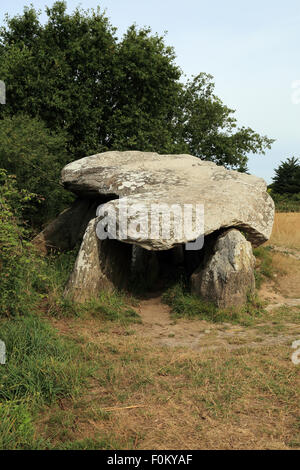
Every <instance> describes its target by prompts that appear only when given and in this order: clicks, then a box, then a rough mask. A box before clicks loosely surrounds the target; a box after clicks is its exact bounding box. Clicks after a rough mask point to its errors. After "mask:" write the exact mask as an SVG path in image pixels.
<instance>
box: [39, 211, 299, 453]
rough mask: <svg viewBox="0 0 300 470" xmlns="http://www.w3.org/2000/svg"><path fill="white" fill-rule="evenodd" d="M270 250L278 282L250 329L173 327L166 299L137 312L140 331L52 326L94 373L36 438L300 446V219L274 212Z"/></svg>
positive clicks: (87, 323)
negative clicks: (298, 346) (299, 360)
mask: <svg viewBox="0 0 300 470" xmlns="http://www.w3.org/2000/svg"><path fill="white" fill-rule="evenodd" d="M286 216H287V219H286V218H285V217H286ZM287 220H288V223H290V222H291V224H292V225H291V227H290V229H289V230H291V232H288V231H286V225H287ZM297 224H298V225H297ZM295 227H298V228H295ZM295 230H296V233H295ZM283 233H284V235H283ZM283 237H285V241H286V246H284V245H283V244H282V243H281V242H282V240H283ZM278 240H279V241H278ZM275 242H278V245H277V244H276V243H275ZM270 244H271V245H272V246H274V247H277V248H278V247H279V248H280V251H277V250H276V248H275V249H273V251H272V257H273V264H274V268H275V276H274V278H273V279H272V280H268V281H267V282H266V283H264V284H263V285H262V288H261V290H260V292H259V295H260V297H261V299H263V300H264V301H265V302H266V310H265V313H264V314H263V316H262V317H260V318H258V319H257V320H255V321H254V322H253V323H252V324H251V325H250V326H242V325H233V324H231V323H211V322H208V321H204V320H189V319H176V320H174V318H172V315H171V312H170V308H169V307H168V306H167V305H165V304H163V303H162V302H161V297H160V294H156V295H155V294H154V295H153V296H152V297H150V298H147V299H144V300H142V301H141V302H140V305H139V306H138V307H136V309H137V311H138V313H139V314H140V316H141V319H142V323H141V324H130V325H127V326H124V325H119V324H115V323H110V322H103V321H101V320H99V319H97V318H88V319H86V318H85V319H83V318H82V319H80V318H79V319H53V320H52V322H53V324H54V326H55V327H56V328H57V329H58V330H59V331H60V333H61V334H63V335H66V336H69V337H72V338H74V339H76V341H78V342H79V343H80V344H82V347H83V351H84V354H88V355H92V357H93V360H94V363H95V372H94V375H93V381H92V383H90V386H89V387H88V388H87V390H86V393H85V394H84V396H82V397H81V398H80V399H78V398H76V399H74V400H69V401H67V400H66V401H63V402H62V403H61V405H60V407H55V408H49V409H47V410H45V412H44V413H43V415H42V416H40V418H39V421H38V430H39V432H40V433H41V434H42V435H43V436H44V437H47V438H48V439H50V441H51V442H52V443H54V444H55V443H57V444H58V445H61V443H63V442H69V441H70V440H71V441H80V442H83V443H86V447H87V448H88V447H89V446H91V443H90V442H91V440H93V442H94V443H93V444H92V447H94V448H97V446H99V445H100V446H101V448H108V449H254V448H257V449H291V448H298V449H299V448H300V415H299V390H300V380H299V367H300V366H299V365H298V366H297V365H295V364H293V363H292V361H291V354H292V353H293V349H292V348H291V345H292V342H293V341H294V340H298V339H300V259H299V258H300V214H296V216H295V214H293V215H292V217H290V214H277V218H276V224H275V227H274V233H273V236H272V239H271V241H270ZM285 248H288V250H286V249H285ZM281 249H283V250H284V252H282V251H281ZM289 250H292V253H290V252H289ZM295 255H296V256H295ZM298 255H299V258H298ZM88 442H89V444H88ZM99 442H100V444H99ZM82 445H83V447H84V445H85V444H82ZM84 448H85V447H84Z"/></svg>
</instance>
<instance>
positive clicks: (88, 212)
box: [32, 199, 99, 254]
mask: <svg viewBox="0 0 300 470" xmlns="http://www.w3.org/2000/svg"><path fill="white" fill-rule="evenodd" d="M98 205H99V203H98V202H97V200H96V201H93V200H89V199H77V200H76V201H75V202H74V203H73V204H72V206H71V207H69V208H68V209H66V210H64V211H63V212H61V213H60V214H59V216H58V217H57V218H56V219H54V220H53V221H52V222H50V223H49V224H48V225H47V226H46V227H45V228H44V230H43V231H42V232H40V233H39V234H38V235H37V236H36V237H35V238H34V239H33V241H32V242H33V244H34V245H35V246H36V247H37V249H38V250H39V251H40V252H42V253H44V254H47V253H48V252H49V251H51V250H59V251H65V250H72V249H73V248H74V247H75V246H76V244H77V243H78V242H81V240H82V237H83V235H84V232H85V229H86V227H87V225H88V223H89V221H90V220H91V219H93V218H94V217H95V216H96V210H97V207H98Z"/></svg>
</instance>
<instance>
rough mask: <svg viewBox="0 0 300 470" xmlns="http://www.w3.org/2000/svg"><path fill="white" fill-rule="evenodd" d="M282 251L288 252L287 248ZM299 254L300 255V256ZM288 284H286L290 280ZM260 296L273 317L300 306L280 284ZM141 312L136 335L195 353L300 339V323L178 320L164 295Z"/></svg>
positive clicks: (299, 300) (150, 299) (144, 303)
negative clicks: (284, 309)
mask: <svg viewBox="0 0 300 470" xmlns="http://www.w3.org/2000/svg"><path fill="white" fill-rule="evenodd" d="M282 250H283V251H282ZM280 251H281V252H284V251H285V249H284V248H282V249H280ZM286 254H287V256H290V253H288V252H286ZM294 254H295V252H293V255H294ZM296 254H297V255H299V256H300V253H296ZM284 282H285V283H286V278H284ZM289 282H290V283H295V282H297V279H295V277H294V276H290V280H289ZM279 287H280V286H279ZM259 296H260V298H261V299H262V300H264V301H266V302H267V303H268V305H267V306H266V310H267V312H269V313H270V314H272V311H274V310H277V309H279V308H281V307H286V308H293V307H298V306H299V307H300V298H290V297H288V296H286V295H284V294H283V293H282V292H280V288H279V289H278V281H276V282H274V281H268V282H266V283H265V284H263V286H262V288H261V290H260V292H259ZM137 312H138V313H139V315H140V316H141V319H142V324H141V325H138V326H137V327H135V330H136V332H137V333H138V334H141V335H146V336H147V337H150V338H151V340H152V341H153V342H154V343H157V344H160V345H166V346H170V347H182V346H183V347H188V348H191V349H194V350H204V349H219V348H224V347H225V348H228V349H236V348H241V347H245V346H246V347H259V346H264V345H266V346H268V345H271V344H280V343H290V342H292V341H293V340H294V339H299V337H300V324H299V323H294V322H288V321H286V322H282V321H281V323H280V322H278V321H272V320H270V321H266V320H265V321H262V322H261V323H256V324H255V325H254V326H250V327H249V326H248V327H245V326H240V325H232V324H230V323H218V324H214V323H211V322H207V321H205V320H193V319H188V320H186V319H176V320H174V319H173V318H172V315H171V310H170V307H168V306H167V305H166V304H163V303H162V301H161V292H157V293H154V294H152V296H151V297H150V296H149V297H148V298H146V299H143V300H141V302H140V304H139V307H137Z"/></svg>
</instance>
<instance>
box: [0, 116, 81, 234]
mask: <svg viewBox="0 0 300 470" xmlns="http://www.w3.org/2000/svg"><path fill="white" fill-rule="evenodd" d="M67 162H68V154H67V152H66V139H65V136H64V135H63V134H62V133H61V132H60V133H58V132H57V133H55V134H53V133H51V132H50V131H49V129H47V128H46V126H45V124H44V123H43V122H42V121H40V120H39V119H37V118H30V117H28V116H26V115H16V116H14V117H12V118H9V117H6V118H4V119H2V120H0V168H2V169H5V170H6V171H7V172H9V173H10V174H12V175H15V177H16V185H17V187H18V189H19V191H22V190H27V191H29V192H30V193H35V194H37V196H38V197H37V198H34V199H33V200H32V201H31V204H30V206H28V205H27V206H26V216H27V217H28V219H30V220H31V222H34V223H35V224H38V225H40V224H42V223H43V222H45V221H47V220H48V219H49V218H52V217H54V216H55V215H56V214H57V213H58V212H60V211H61V210H62V209H64V208H65V206H66V204H68V203H69V202H70V200H72V196H71V195H70V194H69V193H67V192H66V191H65V190H64V189H63V187H62V186H61V185H60V184H59V177H60V172H61V166H62V164H66V163H67Z"/></svg>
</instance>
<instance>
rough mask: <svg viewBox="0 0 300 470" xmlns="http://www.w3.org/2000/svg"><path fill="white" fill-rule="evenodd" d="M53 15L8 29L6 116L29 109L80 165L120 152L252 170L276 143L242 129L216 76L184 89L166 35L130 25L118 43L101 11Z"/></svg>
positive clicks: (27, 17)
mask: <svg viewBox="0 0 300 470" xmlns="http://www.w3.org/2000/svg"><path fill="white" fill-rule="evenodd" d="M46 13H47V16H48V20H47V21H46V23H45V24H41V23H40V20H39V13H38V12H37V11H36V10H35V9H34V8H33V7H30V8H25V9H24V13H23V15H19V16H15V17H13V18H8V17H7V24H6V26H5V27H3V28H2V29H1V31H0V56H1V61H0V78H1V79H2V80H4V81H5V82H6V88H7V104H6V106H2V107H1V108H0V119H1V117H2V118H3V117H5V116H10V117H11V116H14V115H15V114H17V113H20V112H21V113H25V114H27V115H29V116H31V117H34V118H35V117H38V118H39V119H41V120H42V121H43V122H44V123H45V125H46V126H47V128H48V129H50V130H51V131H55V132H60V131H64V132H65V135H66V137H67V149H68V152H69V153H70V155H71V157H70V159H73V160H74V159H77V158H81V157H84V156H86V155H90V154H92V153H96V152H101V151H106V150H112V149H118V150H125V149H129V150H144V151H158V152H160V153H180V152H185V153H192V154H194V155H196V156H198V157H200V158H204V159H206V160H212V161H215V162H216V163H217V164H223V165H226V166H227V167H229V168H236V169H239V170H241V171H245V170H246V166H247V154H248V153H249V152H254V153H264V151H265V149H266V148H270V145H271V143H272V142H273V141H272V140H271V139H268V138H267V137H265V136H260V135H258V134H257V133H255V132H254V131H253V130H252V129H250V128H244V127H242V128H240V129H239V128H237V124H236V119H235V118H234V116H233V114H234V111H233V110H231V109H229V108H228V107H226V106H225V105H224V104H223V103H222V101H221V100H220V99H219V98H217V97H216V96H215V95H214V93H213V92H214V84H213V82H212V77H211V76H209V75H206V74H200V75H199V76H197V77H195V78H194V79H193V80H191V81H189V82H188V83H187V84H183V83H181V82H180V79H181V76H182V73H181V70H180V69H179V67H178V66H177V65H176V62H175V53H174V50H173V49H172V48H171V47H168V46H166V45H165V42H164V37H162V36H159V35H157V34H152V33H151V30H150V29H149V28H142V29H138V28H137V27H136V26H131V27H130V28H129V29H128V31H127V33H126V34H125V35H124V37H123V38H122V39H121V40H120V41H118V39H117V38H116V35H115V33H116V30H115V28H113V26H112V25H111V24H110V22H109V20H108V19H107V18H106V16H105V15H104V14H102V13H100V10H99V9H98V10H97V11H93V10H92V11H90V12H85V11H82V10H80V9H77V10H75V11H74V12H73V13H72V14H67V12H66V3H65V2H62V1H58V2H55V3H54V4H53V6H52V7H51V8H47V9H46Z"/></svg>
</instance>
